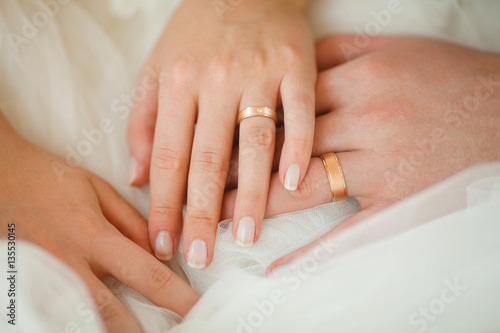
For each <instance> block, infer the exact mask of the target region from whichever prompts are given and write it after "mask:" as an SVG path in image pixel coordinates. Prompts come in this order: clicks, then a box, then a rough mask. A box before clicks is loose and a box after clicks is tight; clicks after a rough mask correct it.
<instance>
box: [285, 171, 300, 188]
mask: <svg viewBox="0 0 500 333" xmlns="http://www.w3.org/2000/svg"><path fill="white" fill-rule="evenodd" d="M299 178H300V166H299V165H298V164H292V165H290V166H289V167H288V170H287V171H286V175H285V188H286V189H287V190H289V191H295V190H296V189H297V186H298V185H299Z"/></svg>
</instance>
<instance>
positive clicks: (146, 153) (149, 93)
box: [128, 62, 160, 186]
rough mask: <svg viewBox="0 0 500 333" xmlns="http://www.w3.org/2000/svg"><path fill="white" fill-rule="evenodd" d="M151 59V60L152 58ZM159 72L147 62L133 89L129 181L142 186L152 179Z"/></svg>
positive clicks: (129, 133) (129, 136)
mask: <svg viewBox="0 0 500 333" xmlns="http://www.w3.org/2000/svg"><path fill="white" fill-rule="evenodd" d="M150 63H151V62H150ZM159 76H160V74H159V73H158V72H156V71H154V70H153V67H152V66H150V65H147V66H146V67H145V68H144V69H143V71H142V72H141V74H140V76H139V80H138V83H137V86H136V88H135V89H134V96H133V97H134V103H133V104H132V112H131V115H130V120H129V127H128V143H129V148H130V152H131V154H132V163H131V165H130V178H129V183H130V185H133V186H142V185H144V184H146V183H147V182H148V180H149V166H150V163H151V152H152V147H153V137H154V129H155V123H156V116H157V110H158V78H159Z"/></svg>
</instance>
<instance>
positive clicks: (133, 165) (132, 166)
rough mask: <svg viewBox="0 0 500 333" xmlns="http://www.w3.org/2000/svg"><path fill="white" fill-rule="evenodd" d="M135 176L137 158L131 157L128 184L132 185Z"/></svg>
mask: <svg viewBox="0 0 500 333" xmlns="http://www.w3.org/2000/svg"><path fill="white" fill-rule="evenodd" d="M136 178H137V160H136V159H135V158H132V161H131V162H130V169H129V176H128V184H129V185H132V184H133V183H134V182H135V179H136Z"/></svg>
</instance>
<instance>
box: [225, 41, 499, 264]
mask: <svg viewBox="0 0 500 333" xmlns="http://www.w3.org/2000/svg"><path fill="white" fill-rule="evenodd" d="M343 43H344V44H343ZM341 45H355V44H354V42H353V38H352V37H349V36H344V37H341V36H339V37H332V38H329V39H326V40H324V41H323V42H322V43H321V44H320V45H319V46H318V64H319V66H320V68H323V69H325V68H330V67H332V66H334V65H339V63H342V62H345V60H344V59H343V54H342V52H341ZM316 96H317V99H316V105H317V107H316V109H317V113H318V117H317V119H316V130H315V141H314V146H313V156H319V155H322V154H325V153H328V152H336V153H337V156H338V159H339V161H340V164H341V165H342V169H343V171H344V176H345V181H346V184H347V194H348V195H349V196H351V197H354V198H356V199H357V200H358V202H359V203H360V206H361V210H360V212H359V213H357V214H355V215H353V216H352V217H350V218H349V219H347V220H346V221H344V222H343V223H342V224H340V226H338V227H336V228H335V229H333V230H332V231H331V232H330V233H328V234H327V235H325V236H324V237H328V236H330V235H332V234H334V233H337V232H339V231H341V230H343V229H345V228H348V227H349V226H351V225H353V224H354V223H357V222H359V221H360V220H362V219H365V218H367V217H369V216H371V215H373V214H375V213H376V212H378V211H380V210H382V209H384V208H386V207H388V206H390V205H391V204H393V203H395V202H397V201H399V200H401V199H403V198H405V197H407V196H409V195H411V194H414V193H416V192H418V191H421V190H423V189H425V188H426V187H428V186H430V185H432V184H435V183H437V182H439V181H441V180H443V179H445V178H447V177H449V176H451V175H453V174H454V173H457V172H459V171H461V170H463V169H465V168H467V167H469V166H472V165H474V164H477V163H481V162H488V161H494V160H500V150H499V149H498V147H499V146H500V131H499V130H498V129H499V128H500V56H499V55H498V54H491V53H485V52H480V51H477V50H473V49H469V48H466V47H462V46H458V45H453V44H449V43H445V42H441V41H436V40H431V39H424V38H409V37H408V38H378V39H375V40H373V42H372V45H371V49H370V50H368V49H366V50H363V51H362V53H360V54H358V57H357V58H356V59H354V60H352V61H348V62H345V63H343V64H342V65H340V66H337V67H334V68H330V69H328V70H326V71H324V72H322V73H320V75H319V78H318V83H317V87H316ZM276 141H277V142H278V146H277V149H276V151H277V157H276V159H279V151H280V146H279V143H280V142H281V139H280V136H279V135H278V137H277V140H276ZM234 181H236V180H234V179H233V180H232V182H234ZM278 183H279V180H278V179H277V176H276V175H274V176H273V177H272V178H271V185H270V192H269V201H268V206H267V209H266V216H272V215H276V214H280V213H285V212H289V211H292V210H300V209H305V208H309V207H314V206H317V205H320V204H323V203H327V202H329V201H331V200H332V195H331V191H330V186H329V183H328V180H327V177H326V172H325V169H324V166H323V164H322V161H321V160H320V159H319V158H313V159H312V160H311V163H310V166H309V170H308V172H307V175H306V178H305V179H304V181H303V183H302V185H301V186H300V187H299V188H298V190H297V192H296V193H287V192H285V191H283V190H282V189H281V187H280V186H278ZM235 196H236V192H235V191H233V192H229V193H227V194H226V197H225V200H224V206H223V217H224V218H228V217H231V216H232V215H231V211H232V207H233V206H234V202H235ZM319 241H321V240H318V241H317V242H314V243H313V244H310V245H308V246H306V247H304V248H302V249H299V250H298V251H296V252H293V253H291V254H289V255H287V256H285V257H283V258H281V259H279V260H277V261H276V262H274V263H273V264H271V265H270V267H269V268H268V271H270V270H272V269H273V268H274V267H276V266H278V265H281V264H284V263H286V262H289V261H290V260H292V259H293V258H295V257H297V256H298V255H300V254H302V253H304V252H305V251H307V250H308V249H309V248H310V247H311V246H313V245H315V244H317V243H318V242H319Z"/></svg>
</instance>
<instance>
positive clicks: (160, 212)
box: [151, 204, 182, 218]
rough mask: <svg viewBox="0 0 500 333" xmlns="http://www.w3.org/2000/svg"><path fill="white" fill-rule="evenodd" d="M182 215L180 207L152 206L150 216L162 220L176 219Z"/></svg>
mask: <svg viewBox="0 0 500 333" xmlns="http://www.w3.org/2000/svg"><path fill="white" fill-rule="evenodd" d="M181 213H182V208H181V207H175V206H169V205H161V204H160V205H152V207H151V216H161V217H164V218H173V217H177V216H179V215H180V214H181Z"/></svg>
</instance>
